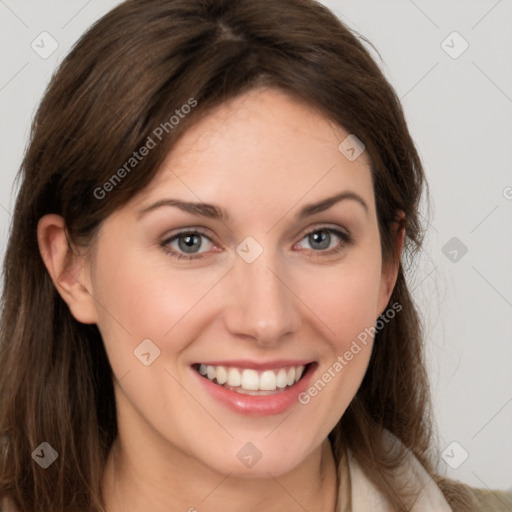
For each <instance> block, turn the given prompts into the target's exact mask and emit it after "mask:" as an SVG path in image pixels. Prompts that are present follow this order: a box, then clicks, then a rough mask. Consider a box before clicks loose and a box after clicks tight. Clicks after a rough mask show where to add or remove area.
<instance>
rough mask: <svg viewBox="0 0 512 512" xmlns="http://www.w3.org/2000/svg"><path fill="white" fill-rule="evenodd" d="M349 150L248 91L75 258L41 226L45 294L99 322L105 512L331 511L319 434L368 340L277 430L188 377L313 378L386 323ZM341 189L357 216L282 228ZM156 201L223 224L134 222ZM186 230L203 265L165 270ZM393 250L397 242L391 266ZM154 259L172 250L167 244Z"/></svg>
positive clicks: (197, 129) (283, 104)
mask: <svg viewBox="0 0 512 512" xmlns="http://www.w3.org/2000/svg"><path fill="white" fill-rule="evenodd" d="M347 135H348V133H347V132H346V131H345V130H343V129H342V128H340V127H339V126H336V125H334V124H333V123H331V122H329V121H328V120H326V119H325V118H324V117H323V116H321V115H320V114H318V113H317V112H315V111H314V110H313V109H311V107H309V106H307V105H306V104H304V103H301V102H298V101H297V100H294V99H292V98H291V97H290V96H288V95H286V94H284V93H283V92H280V91H277V90H273V89H257V90H254V91H251V92H249V93H246V94H245V95H243V96H241V97H239V98H236V99H235V100H232V101H230V102H228V103H224V104H223V105H221V106H220V107H218V108H217V109H215V110H214V111H212V112H211V113H210V114H209V115H208V116H207V117H205V118H204V119H203V120H201V121H200V122H199V123H198V124H196V125H194V127H192V128H191V129H189V130H188V131H187V132H186V133H185V135H184V136H183V138H182V139H180V141H179V142H178V144H177V145H176V146H175V147H174V149H173V150H172V151H171V152H170V154H169V155H168V157H167V159H166V162H165V163H164V165H163V166H162V169H160V170H159V173H158V175H157V176H156V177H155V179H154V180H153V182H152V183H151V184H150V185H149V186H148V187H147V188H146V189H145V190H143V191H141V192H140V193H139V194H138V195H137V196H135V197H134V198H133V199H132V200H131V201H130V202H129V203H128V204H126V205H125V206H124V207H122V208H121V209H119V210H117V211H116V212H115V213H113V214H112V215H111V216H110V217H109V218H107V219H106V220H105V222H104V223H103V224H102V225H101V228H100V230H99V232H98V236H97V237H96V239H95V241H94V244H93V245H92V246H91V247H90V248H89V249H88V251H87V253H85V252H84V251H82V252H80V249H79V248H75V249H76V252H75V254H74V255H72V254H71V253H70V251H69V249H68V246H67V243H66V236H65V224H64V221H63V219H62V218H61V217H59V216H57V215H53V214H52V215H47V216H45V217H43V218H42V219H41V221H40V223H39V227H38V237H39V244H40V249H41V254H42V256H43V259H44V261H45V264H46V266H47V268H48V271H49V273H50V275H51V277H52V279H53V281H54V283H55V286H56V287H57V289H58V290H59V292H60V294H61V295H62V297H63V299H64V300H65V301H66V302H67V304H68V305H69V308H70V310H71V312H72V314H73V315H74V317H75V318H76V319H77V320H78V321H80V322H84V323H96V324H97V325H98V327H99V329H100V331H101V334H102V336H103V339H104V343H105V346H106V350H107V353H108V356H109V359H110V362H111V365H112V368H113V372H114V375H115V392H116V403H117V410H118V417H119V431H120V434H119V438H118V439H117V441H116V443H115V445H114V448H113V449H112V451H111V455H110V458H109V461H108V464H107V468H106V471H105V479H104V492H105V500H106V505H107V510H108V511H109V512H117V511H121V510H122V511H151V512H159V511H164V510H165V511H166V512H168V511H169V510H183V511H187V510H189V511H192V510H198V511H203V510H208V511H221V510H222V511H223V512H230V511H235V510H236V511H239V510H249V511H260V510H261V509H262V507H264V509H265V510H270V511H274V510H275V511H278V510H289V511H295V510H297V511H298V510H304V509H306V510H308V511H325V510H334V508H335V502H336V494H337V483H336V468H335V465H334V459H333V456H332V452H331V449H330V444H329V442H328V441H327V435H328V434H329V432H330V431H331V430H332V428H333V427H334V426H335V424H336V423H337V422H338V420H339V418H340V417H341V416H342V415H343V413H344V411H345V409H346V408H347V406H348V404H349V403H350V401H351V400H352V398H353V397H354V395H355V393H356V391H357V389H358V387H359V385H360V383H361V381H362V378H363V376H364V374H365V371H366V368H367V365H368V361H369V357H370V353H371V345H372V343H371V339H370V342H369V343H368V345H367V346H366V347H363V349H362V350H361V352H359V353H358V354H357V355H356V356H354V358H353V359H352V360H351V361H350V362H349V364H347V365H346V366H345V367H344V368H343V371H341V372H339V373H338V374H336V377H335V378H333V379H332V380H331V382H330V383H329V384H328V385H327V386H325V388H324V389H323V390H322V391H321V392H320V393H319V394H318V395H317V396H316V397H314V398H313V399H312V400H311V401H310V403H308V404H307V405H301V404H299V403H296V404H295V405H294V406H293V407H292V408H291V409H290V410H288V411H286V412H285V413H283V414H279V415H270V416H264V417H250V416H242V415H239V414H237V413H235V412H233V411H231V410H229V409H227V408H225V406H223V405H222V404H219V403H218V402H216V401H215V400H213V399H212V398H211V397H210V395H209V394H207V393H206V392H205V391H204V390H203V388H202V386H201V385H200V382H198V380H197V376H196V375H195V374H194V373H193V370H192V369H191V366H190V365H191V364H192V363H194V362H198V361H206V360H222V359H226V360H233V359H251V360H256V361H267V360H272V359H282V358H284V359H302V358H304V359H308V360H311V361H316V362H317V363H318V365H319V367H318V369H317V370H316V378H318V377H319V376H320V375H321V374H322V373H323V372H324V371H326V370H327V369H328V368H329V367H332V365H333V363H334V362H335V361H336V360H337V358H338V356H340V355H343V354H344V353H345V352H346V351H347V350H348V349H349V347H350V345H351V343H352V341H353V340H354V339H355V338H356V337H357V335H358V334H359V333H361V332H363V331H364V329H365V328H368V327H370V326H373V325H375V321H376V319H377V318H378V316H379V315H380V314H381V313H382V312H384V311H385V309H386V306H387V303H388V301H389V297H390V295H391V292H392V290H393V287H394V285H395V282H396V277H397V271H398V259H397V261H396V262H395V263H394V264H391V265H387V266H383V265H382V255H381V250H380V238H379V231H378V224H377V216H376V210H375V200H374V192H373V186H372V181H371V173H370V168H369V165H368V162H369V161H368V159H367V156H366V154H365V153H363V154H362V155H361V156H360V157H359V158H357V159H356V160H355V161H349V160H348V159H347V158H346V157H345V156H344V155H343V154H342V153H341V152H340V151H339V150H338V145H339V143H340V142H341V141H342V140H344V139H345V137H346V136H347ZM127 179H129V178H127ZM228 183H229V186H226V184H228ZM344 190H350V191H352V192H355V193H357V194H358V195H359V196H360V197H361V198H362V199H363V200H364V202H365V203H366V205H367V208H368V211H366V210H365V209H364V208H363V207H362V206H361V204H359V203H358V202H357V201H354V200H343V201H340V202H338V203H336V204H335V205H334V206H332V207H331V208H329V209H328V210H326V211H324V212H321V213H316V214H314V215H311V216H309V217H307V218H304V219H302V220H298V219H297V218H296V213H297V212H298V210H299V209H300V208H301V207H303V206H304V205H305V204H309V203H315V202H319V201H321V200H322V199H325V198H327V197H330V196H332V195H334V194H336V193H337V192H341V191H344ZM164 198H176V199H181V200H184V201H200V202H206V203H212V204H215V205H218V206H219V207H222V208H223V209H225V210H226V211H227V212H228V213H229V215H230V219H229V220H224V221H220V220H214V219H210V218H205V217H200V216H195V215H192V214H190V213H186V212H184V211H182V210H180V209H178V208H175V207H162V208H158V209H155V210H154V211H152V212H150V213H147V214H146V215H144V216H143V217H142V218H140V219H138V217H137V216H138V212H139V211H140V210H142V209H143V208H145V207H147V206H148V205H151V204H153V203H154V202H156V201H158V200H160V199H164ZM104 200H108V196H107V198H105V199H104ZM326 227H330V228H333V229H339V230H341V231H348V232H349V233H350V234H351V236H352V237H353V241H352V242H350V243H345V242H344V241H343V240H342V239H340V238H338V237H337V236H336V235H334V234H333V235H331V236H332V238H331V242H330V245H329V247H328V248H327V249H325V248H320V249H319V248H318V243H316V244H315V241H314V240H311V237H309V238H308V236H307V234H308V233H310V232H312V231H315V230H322V229H325V228H326ZM192 228H203V231H205V232H206V234H207V238H202V239H201V240H202V246H201V248H200V249H199V253H200V254H201V255H202V256H203V257H202V258H201V259H196V260H186V259H180V260H178V259H177V258H174V257H172V256H170V255H169V254H168V253H167V252H166V251H165V247H163V245H162V244H163V243H164V242H165V241H166V240H167V239H169V238H170V237H171V236H172V235H175V234H176V233H177V232H178V231H187V230H189V231H193V229H192ZM247 236H251V237H253V238H254V239H255V240H256V241H257V242H258V243H259V245H260V246H261V247H262V248H263V253H262V254H261V255H260V256H259V257H258V258H257V259H256V260H255V261H254V262H253V263H247V262H246V261H244V260H243V259H242V258H241V257H240V256H239V255H238V254H237V252H236V248H237V246H238V245H239V244H240V242H242V240H244V239H245V238H246V237H247ZM403 236H404V234H403V230H398V229H397V238H396V240H397V243H396V247H397V249H396V254H397V258H399V256H400V253H401V250H402V244H403ZM335 247H341V250H340V251H339V252H338V253H331V254H330V255H327V256H325V255H324V256H322V255H321V253H322V252H323V253H324V254H325V253H326V252H328V251H330V250H331V249H333V248H335ZM167 249H168V250H170V251H172V250H174V251H175V252H180V250H179V245H178V241H177V240H175V241H174V242H171V243H170V244H168V245H167ZM181 253H182V254H183V251H181ZM146 338H149V339H151V340H152V342H153V343H155V345H156V346H158V348H159V350H160V351H161V352H160V357H158V358H157V359H156V360H155V361H154V362H153V363H152V364H151V365H150V366H144V365H143V364H142V363H141V362H140V361H139V360H138V359H137V358H135V357H134V354H133V351H134V349H135V348H136V347H137V346H138V345H139V344H140V343H141V341H142V340H143V339H146ZM316 378H315V379H314V380H316ZM246 442H252V443H253V444H254V445H256V446H257V447H258V449H259V451H260V452H261V453H262V458H261V459H260V460H259V461H258V462H257V463H256V464H255V465H254V466H253V467H252V468H247V467H246V466H245V465H244V464H242V463H241V462H240V460H239V459H238V457H237V456H236V454H237V452H238V450H240V448H241V447H242V446H244V444H245V443H246Z"/></svg>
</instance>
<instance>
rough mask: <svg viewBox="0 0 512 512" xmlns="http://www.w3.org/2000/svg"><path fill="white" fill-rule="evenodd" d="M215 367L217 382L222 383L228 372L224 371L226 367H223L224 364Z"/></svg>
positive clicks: (225, 380) (225, 379)
mask: <svg viewBox="0 0 512 512" xmlns="http://www.w3.org/2000/svg"><path fill="white" fill-rule="evenodd" d="M216 369H217V374H216V376H215V377H216V378H217V382H218V383H219V384H224V383H225V382H227V380H228V372H227V371H226V368H224V366H217V367H216ZM210 380H211V379H210Z"/></svg>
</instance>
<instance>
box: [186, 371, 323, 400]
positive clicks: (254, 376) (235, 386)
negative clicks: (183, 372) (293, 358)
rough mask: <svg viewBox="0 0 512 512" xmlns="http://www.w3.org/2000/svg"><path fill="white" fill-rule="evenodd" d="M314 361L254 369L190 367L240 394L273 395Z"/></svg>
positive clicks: (301, 376)
mask: <svg viewBox="0 0 512 512" xmlns="http://www.w3.org/2000/svg"><path fill="white" fill-rule="evenodd" d="M313 364H314V363H308V364H306V365H301V366H286V367H282V368H276V369H272V370H262V371H261V370H254V369H251V368H237V367H230V366H212V365H205V364H199V363H196V364H193V365H192V368H193V369H194V370H195V371H197V372H198V373H199V374H200V375H201V376H202V377H203V378H205V379H208V380H209V381H210V382H213V383H214V384H217V385H218V386H220V387H223V388H225V389H229V390H231V391H235V392H236V393H240V394H242V395H258V396H261V395H273V394H276V393H282V392H283V391H286V390H288V389H290V388H292V387H293V386H295V384H297V382H299V381H300V380H301V379H303V378H304V376H305V375H306V374H307V373H308V372H309V370H310V368H311V366H312V365H313Z"/></svg>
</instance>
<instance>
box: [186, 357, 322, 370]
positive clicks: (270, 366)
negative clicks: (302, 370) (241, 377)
mask: <svg viewBox="0 0 512 512" xmlns="http://www.w3.org/2000/svg"><path fill="white" fill-rule="evenodd" d="M313 362H314V361H313V360H311V359H277V360H274V361H254V360H249V359H236V360H230V361H225V360H224V361H198V362H197V363H195V364H196V365H199V364H204V365H206V366H228V367H231V368H248V369H252V370H274V369H279V368H285V367H287V366H306V365H307V364H309V363H313Z"/></svg>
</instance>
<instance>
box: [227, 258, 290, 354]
mask: <svg viewBox="0 0 512 512" xmlns="http://www.w3.org/2000/svg"><path fill="white" fill-rule="evenodd" d="M227 286H228V290H226V293H227V297H228V298H227V302H226V304H225V305H226V307H225V310H224V318H225V323H226V326H227V328H228V330H229V331H230V332H231V333H232V334H233V335H235V336H238V337H245V338H249V339H252V340H253V341H256V342H257V343H258V344H260V345H262V346H266V347H270V346H273V345H277V344H279V342H280V340H281V339H282V338H283V337H284V336H286V335H290V334H292V333H294V332H296V331H297V330H298V328H299V326H300V312H299V310H298V304H299V303H300V301H298V299H297V297H296V296H295V294H294V292H293V283H291V282H290V277H289V274H288V273H286V272H284V271H283V270H282V269H280V267H279V266H278V265H277V261H276V258H275V257H273V256H272V255H271V254H270V251H268V252H267V251H264V252H263V254H262V255H261V256H260V257H259V258H258V259H257V260H256V261H254V262H252V263H247V262H246V261H244V260H243V259H242V258H237V261H236V262H235V268H234V269H233V271H232V272H230V280H229V283H228V284H227Z"/></svg>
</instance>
